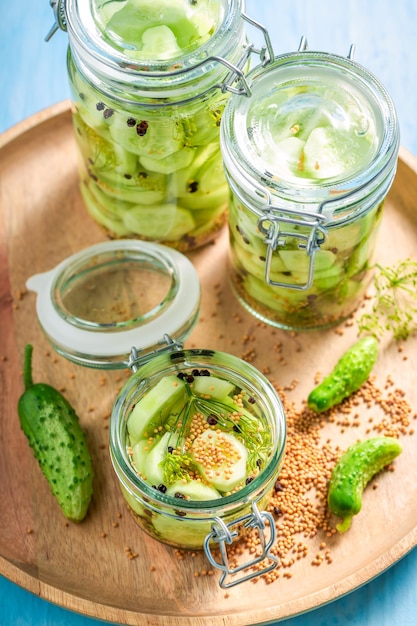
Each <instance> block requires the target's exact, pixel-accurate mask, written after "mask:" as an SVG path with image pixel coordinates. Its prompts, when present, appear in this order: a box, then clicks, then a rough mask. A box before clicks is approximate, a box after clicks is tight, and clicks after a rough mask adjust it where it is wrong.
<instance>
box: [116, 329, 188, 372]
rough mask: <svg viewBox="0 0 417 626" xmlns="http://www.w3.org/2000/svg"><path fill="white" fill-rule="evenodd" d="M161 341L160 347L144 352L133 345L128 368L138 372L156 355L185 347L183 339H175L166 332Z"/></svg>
mask: <svg viewBox="0 0 417 626" xmlns="http://www.w3.org/2000/svg"><path fill="white" fill-rule="evenodd" d="M159 343H160V345H161V347H160V348H155V350H151V351H148V352H144V351H143V350H138V348H135V347H133V348H132V349H131V351H130V356H129V361H128V362H127V366H128V368H129V369H130V370H131V371H132V372H137V371H138V369H139V368H140V367H141V366H142V365H144V364H145V363H147V362H148V361H150V360H151V359H153V358H154V357H155V356H158V355H160V354H165V353H168V354H171V353H172V352H175V351H177V352H178V351H180V350H182V349H183V347H184V346H183V344H182V343H181V341H177V340H176V339H173V338H172V337H170V336H169V335H168V334H164V336H163V339H162V340H161V341H160V342H159Z"/></svg>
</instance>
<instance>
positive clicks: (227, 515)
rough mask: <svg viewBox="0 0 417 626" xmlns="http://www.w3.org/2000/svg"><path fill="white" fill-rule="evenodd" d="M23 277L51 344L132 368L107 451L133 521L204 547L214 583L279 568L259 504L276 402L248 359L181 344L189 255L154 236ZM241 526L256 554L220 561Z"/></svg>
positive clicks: (85, 358) (189, 322) (270, 464)
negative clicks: (255, 543)
mask: <svg viewBox="0 0 417 626" xmlns="http://www.w3.org/2000/svg"><path fill="white" fill-rule="evenodd" d="M150 285H151V286H152V288H151V289H150V288H149V286H150ZM27 287H28V289H29V290H31V291H35V292H36V293H37V301H36V309H37V316H38V320H39V323H40V325H41V327H42V329H43V330H44V332H45V334H46V336H47V338H48V339H49V341H50V343H51V344H52V346H53V347H54V349H55V350H56V351H57V352H58V353H60V354H61V355H63V356H64V357H65V358H67V359H69V360H70V361H72V362H74V363H76V364H78V365H83V366H87V367H93V368H99V369H121V368H124V369H126V368H129V369H130V370H131V371H132V372H133V375H132V376H131V377H130V379H129V380H128V381H127V383H126V384H125V386H124V387H123V388H122V390H121V391H120V392H119V394H118V396H117V398H116V401H115V404H114V407H113V411H112V416H111V427H110V429H111V437H110V455H111V460H112V462H113V466H114V469H115V472H116V475H117V477H118V479H119V482H120V486H121V489H122V492H123V494H124V497H125V499H126V502H127V504H128V506H129V509H130V511H131V513H132V515H133V517H134V519H135V520H136V522H137V523H138V525H139V526H140V528H142V529H143V530H145V531H146V532H147V533H149V534H150V535H152V536H153V537H155V539H157V540H159V541H163V542H165V543H168V544H170V545H172V546H176V547H177V548H181V549H203V548H204V550H205V552H206V555H207V558H208V559H209V561H210V563H211V564H212V565H213V566H214V567H218V568H219V569H220V570H221V571H222V575H221V577H220V584H221V586H225V587H228V586H232V585H234V584H238V583H239V582H242V581H243V580H247V579H248V578H252V577H255V576H260V575H261V574H262V573H264V572H266V571H269V570H271V569H273V568H274V567H276V566H277V559H276V557H275V556H274V555H273V554H271V552H270V549H271V547H272V546H273V544H274V541H275V524H274V519H273V517H272V516H271V514H270V513H269V512H268V511H266V508H267V506H268V503H269V494H270V492H271V490H272V488H273V486H274V483H275V480H276V479H277V477H278V474H279V471H280V467H281V463H282V460H283V455H284V448H285V440H286V422H285V415H284V410H283V406H282V404H281V401H280V399H279V396H278V394H277V393H276V391H275V389H274V387H273V386H272V384H271V383H270V382H269V381H268V380H267V379H266V377H265V376H264V375H263V374H261V373H260V372H259V371H258V370H257V369H256V368H254V367H253V366H252V365H250V364H249V363H246V362H245V361H243V360H241V359H239V358H237V357H235V356H232V355H229V354H225V353H221V352H215V351H212V350H207V349H195V350H194V349H193V350H191V349H190V350H184V349H183V341H184V340H185V339H186V337H187V336H188V335H189V333H190V332H191V330H192V329H193V328H194V326H195V324H196V323H197V320H198V314H199V307H200V284H199V280H198V276H197V273H196V271H195V268H194V266H193V265H192V263H191V261H189V260H188V259H187V258H186V257H185V256H184V255H183V254H181V253H180V252H179V251H177V250H174V249H172V248H168V247H166V246H162V245H160V244H157V243H154V242H145V241H138V240H127V239H126V240H122V241H107V242H103V243H100V244H97V245H94V246H91V247H89V248H87V249H85V250H81V251H79V252H77V253H76V254H74V255H72V256H70V257H69V258H67V259H64V260H63V261H62V262H61V263H59V264H58V265H57V266H56V267H55V268H53V269H51V270H49V271H47V272H44V273H42V274H36V275H34V276H32V277H31V278H29V280H28V281H27ZM206 437H207V439H206ZM193 441H194V442H196V444H199V445H198V446H197V447H195V445H194V444H193V445H194V447H193V445H192V442H193ZM213 444H214V447H213ZM174 445H175V450H174V447H173V446H174ZM171 447H172V449H171ZM213 455H214V456H213ZM207 458H209V459H210V463H209V465H207V463H206V460H207ZM161 462H163V463H164V467H165V468H166V469H164V472H163V473H162V474H161V471H162V470H161V465H160V463H161ZM216 463H217V467H216V470H215V474H213V471H214V470H213V464H216ZM140 467H142V472H140ZM143 468H146V475H145V473H144V472H143ZM242 529H243V530H242ZM248 529H253V530H254V532H257V533H258V534H259V540H260V542H261V545H262V547H263V550H262V556H257V557H256V558H255V560H250V561H249V563H245V564H242V566H239V567H237V568H236V567H229V564H228V560H227V548H226V546H227V544H230V543H232V542H233V541H234V540H235V539H236V538H237V536H239V535H241V534H242V533H243V532H247V531H248ZM213 546H215V547H218V548H219V549H220V554H221V560H220V561H218V559H217V556H216V555H215V554H214V553H213ZM263 559H266V565H265V564H263V563H261V562H262V561H263ZM252 564H253V565H255V564H256V566H257V567H256V568H255V569H254V570H252V571H250V572H249V574H248V573H246V571H243V570H246V568H247V567H250V566H251V565H252Z"/></svg>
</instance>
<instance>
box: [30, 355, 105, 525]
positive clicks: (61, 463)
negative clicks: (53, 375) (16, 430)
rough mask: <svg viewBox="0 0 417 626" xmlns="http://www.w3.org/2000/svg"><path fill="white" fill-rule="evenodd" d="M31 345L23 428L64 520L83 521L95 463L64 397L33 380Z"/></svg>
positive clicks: (91, 492)
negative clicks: (65, 518)
mask: <svg viewBox="0 0 417 626" xmlns="http://www.w3.org/2000/svg"><path fill="white" fill-rule="evenodd" d="M31 361H32V346H31V345H27V346H26V348H25V365H24V382H25V391H24V393H23V394H22V396H21V397H20V398H19V402H18V413H19V419H20V425H21V428H22V430H23V432H24V433H25V435H26V437H27V439H28V441H29V445H30V446H31V448H32V450H33V452H34V455H35V458H36V459H37V461H38V463H39V465H40V467H41V469H42V472H43V474H44V476H45V478H46V479H47V481H48V483H49V486H50V488H51V491H52V493H53V495H54V496H55V498H56V499H57V501H58V503H59V505H60V507H61V509H62V512H63V513H64V515H65V517H67V518H68V519H69V520H71V521H73V522H80V521H81V520H82V519H84V517H85V516H86V514H87V510H88V507H89V504H90V500H91V497H92V494H93V464H92V459H91V456H90V452H89V450H88V446H87V440H86V436H85V433H84V431H83V430H82V428H81V426H80V423H79V419H78V417H77V415H76V413H75V411H74V409H73V408H72V406H71V405H70V404H69V402H68V401H67V400H66V398H64V396H63V395H62V394H61V393H60V392H59V391H57V390H56V389H54V388H53V387H51V386H50V385H47V384H45V383H36V384H34V383H33V381H32V373H31V366H32V363H31Z"/></svg>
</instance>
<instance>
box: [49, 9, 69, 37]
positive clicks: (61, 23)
mask: <svg viewBox="0 0 417 626" xmlns="http://www.w3.org/2000/svg"><path fill="white" fill-rule="evenodd" d="M49 4H50V5H51V7H52V10H53V12H54V15H55V22H54V24H53V26H52V27H51V29H50V31H49V32H48V34H47V35H46V37H45V41H49V40H50V39H51V37H52V36H53V35H55V33H56V31H57V30H59V29H61V30H65V31H66V30H67V18H66V16H65V0H49Z"/></svg>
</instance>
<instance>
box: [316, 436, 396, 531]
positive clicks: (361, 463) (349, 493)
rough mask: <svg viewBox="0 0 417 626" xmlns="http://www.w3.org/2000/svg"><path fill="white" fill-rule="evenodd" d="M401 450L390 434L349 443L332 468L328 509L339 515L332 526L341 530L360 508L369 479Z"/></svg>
mask: <svg viewBox="0 0 417 626" xmlns="http://www.w3.org/2000/svg"><path fill="white" fill-rule="evenodd" d="M401 451H402V447H401V445H400V443H399V442H398V440H397V439H395V438H393V437H383V436H380V437H374V438H372V439H365V440H363V441H359V442H358V443H356V444H354V445H352V446H350V448H348V449H347V450H346V452H345V453H344V454H343V455H342V456H341V457H340V459H339V461H338V462H337V463H336V465H335V467H334V468H333V471H332V475H331V478H330V483H329V490H328V496H327V501H328V506H329V510H330V511H331V512H332V513H334V515H337V516H338V517H341V518H343V522H341V523H340V524H337V525H336V528H337V530H338V531H339V532H345V531H346V530H348V528H349V527H350V525H351V522H352V517H353V516H354V515H356V514H357V513H359V511H360V510H361V508H362V492H363V490H364V489H365V487H366V485H367V484H368V482H369V481H370V480H371V478H372V477H373V476H374V475H375V474H377V473H378V472H380V471H381V470H382V469H383V468H384V467H385V466H386V465H389V464H390V463H391V462H392V461H393V460H394V459H395V457H397V456H398V455H399V454H400V453H401Z"/></svg>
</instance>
